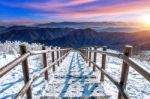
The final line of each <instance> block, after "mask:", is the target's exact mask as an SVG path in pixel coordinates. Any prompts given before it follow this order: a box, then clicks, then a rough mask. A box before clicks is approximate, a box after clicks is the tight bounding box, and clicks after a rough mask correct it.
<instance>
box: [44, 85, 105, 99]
mask: <svg viewBox="0 0 150 99" xmlns="http://www.w3.org/2000/svg"><path fill="white" fill-rule="evenodd" d="M45 96H51V97H58V96H60V97H76V96H78V97H82V96H85V97H90V96H102V97H105V96H108V95H106V94H105V93H104V89H103V86H102V85H101V84H100V83H87V84H83V83H79V82H77V83H73V84H68V83H66V84H49V88H48V90H46V92H45Z"/></svg>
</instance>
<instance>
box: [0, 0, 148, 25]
mask: <svg viewBox="0 0 150 99" xmlns="http://www.w3.org/2000/svg"><path fill="white" fill-rule="evenodd" d="M147 14H150V0H0V24H10V23H12V24H36V23H47V22H63V21H73V22H101V21H124V22H130V21H132V22H136V21H138V19H139V16H142V15H147ZM149 20H150V19H149Z"/></svg>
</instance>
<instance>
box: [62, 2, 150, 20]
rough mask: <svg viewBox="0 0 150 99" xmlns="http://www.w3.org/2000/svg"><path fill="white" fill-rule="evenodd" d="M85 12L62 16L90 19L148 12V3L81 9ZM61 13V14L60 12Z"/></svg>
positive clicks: (69, 13) (72, 12)
mask: <svg viewBox="0 0 150 99" xmlns="http://www.w3.org/2000/svg"><path fill="white" fill-rule="evenodd" d="M83 9H84V10H85V11H80V10H74V11H69V12H68V13H64V14H63V15H65V16H67V17H74V18H80V17H91V16H101V15H119V14H128V13H136V12H144V11H150V1H148V0H145V1H144V0H143V1H142V0H141V1H138V2H137V1H136V2H128V3H120V4H114V5H108V6H90V7H87V8H83ZM62 13H63V12H62Z"/></svg>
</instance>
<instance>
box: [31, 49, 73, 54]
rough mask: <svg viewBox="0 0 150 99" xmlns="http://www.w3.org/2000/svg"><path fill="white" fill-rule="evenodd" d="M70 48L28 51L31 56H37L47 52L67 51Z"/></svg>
mask: <svg viewBox="0 0 150 99" xmlns="http://www.w3.org/2000/svg"><path fill="white" fill-rule="evenodd" d="M68 49H70V48H66V49H54V50H37V51H30V53H31V55H37V54H44V53H49V52H54V51H64V50H68Z"/></svg>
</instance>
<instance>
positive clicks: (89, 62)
mask: <svg viewBox="0 0 150 99" xmlns="http://www.w3.org/2000/svg"><path fill="white" fill-rule="evenodd" d="M89 50H91V47H90V48H89ZM89 60H91V51H89ZM89 66H90V67H91V63H90V62H89Z"/></svg>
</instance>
